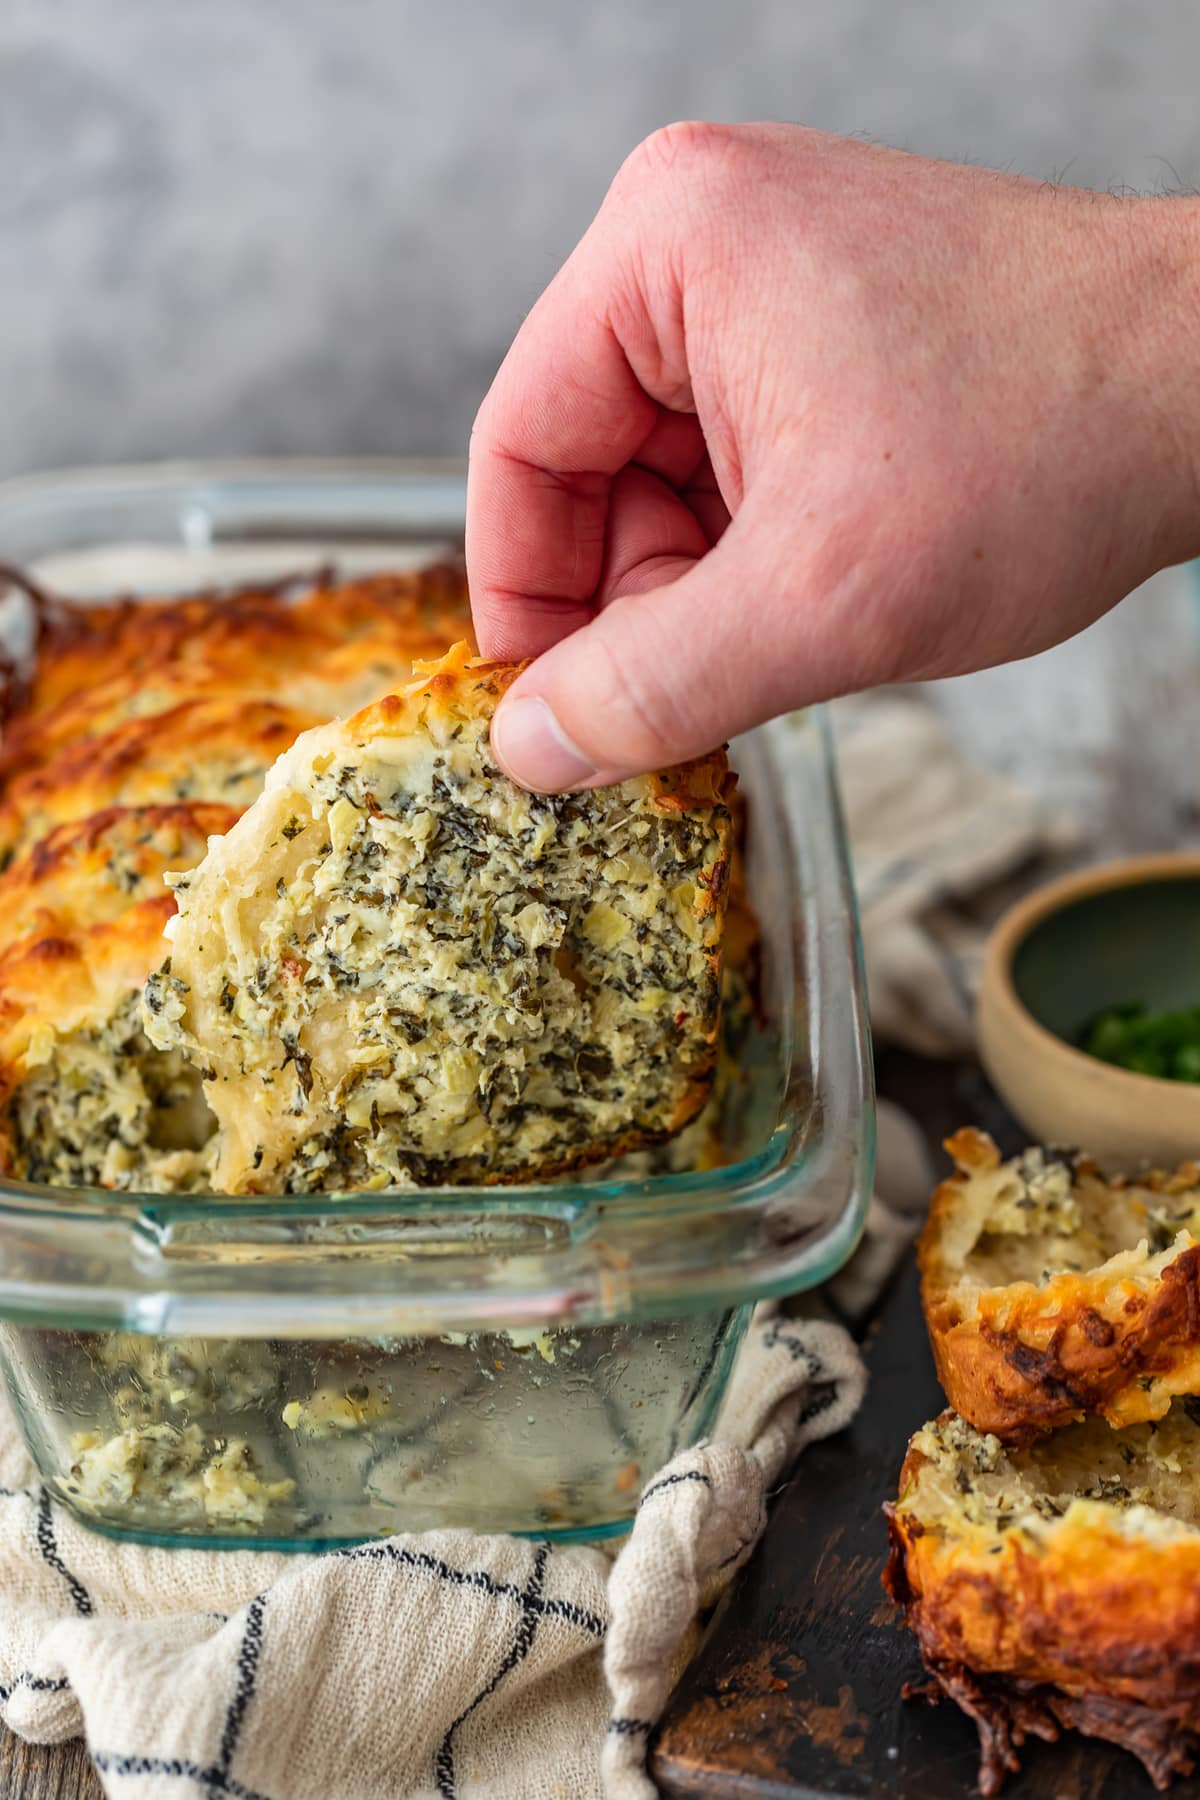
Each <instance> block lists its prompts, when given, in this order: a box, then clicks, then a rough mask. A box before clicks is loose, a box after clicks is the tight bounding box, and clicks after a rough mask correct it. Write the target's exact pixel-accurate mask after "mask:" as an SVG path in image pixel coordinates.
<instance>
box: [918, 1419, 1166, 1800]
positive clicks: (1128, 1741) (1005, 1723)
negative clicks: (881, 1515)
mask: <svg viewBox="0 0 1200 1800" xmlns="http://www.w3.org/2000/svg"><path fill="white" fill-rule="evenodd" d="M886 1511H887V1514H888V1522H889V1532H890V1537H891V1558H890V1562H889V1567H888V1572H887V1576H886V1578H885V1585H886V1586H887V1588H888V1590H889V1592H890V1593H891V1595H892V1597H893V1599H894V1600H895V1601H896V1603H897V1604H898V1605H899V1606H900V1607H902V1608H903V1610H904V1616H905V1622H906V1623H907V1625H908V1626H909V1628H910V1629H911V1630H912V1631H913V1632H914V1633H915V1634H916V1637H917V1639H918V1642H919V1644H920V1647H921V1654H922V1657H923V1659H924V1662H925V1665H926V1667H927V1669H928V1670H929V1673H930V1675H931V1677H932V1679H933V1681H934V1683H935V1684H936V1688H937V1689H938V1690H940V1692H941V1693H943V1694H945V1695H947V1696H949V1697H950V1698H952V1699H953V1700H955V1701H956V1702H957V1703H958V1704H959V1705H960V1706H962V1707H963V1709H964V1711H966V1712H967V1713H968V1714H969V1715H970V1716H971V1717H972V1718H973V1719H975V1721H976V1723H977V1725H978V1726H979V1731H980V1742H981V1750H982V1755H983V1761H982V1768H981V1772H980V1785H981V1788H982V1791H983V1792H984V1793H985V1794H994V1793H996V1792H998V1791H999V1787H1000V1785H1001V1783H1002V1781H1003V1777H1004V1775H1005V1773H1006V1772H1011V1771H1013V1770H1015V1769H1016V1767H1017V1766H1018V1758H1017V1749H1018V1747H1019V1746H1020V1744H1021V1743H1022V1742H1023V1741H1024V1739H1025V1737H1027V1736H1031V1735H1036V1736H1040V1737H1054V1736H1057V1734H1058V1731H1059V1729H1060V1728H1061V1727H1071V1728H1073V1729H1077V1730H1080V1731H1083V1732H1085V1733H1088V1734H1090V1735H1093V1736H1100V1737H1104V1738H1108V1739H1110V1740H1111V1741H1112V1742H1114V1743H1118V1744H1121V1745H1123V1746H1124V1747H1125V1748H1127V1749H1129V1750H1131V1751H1132V1752H1133V1753H1134V1754H1135V1755H1138V1756H1140V1757H1141V1759H1142V1760H1143V1762H1144V1763H1145V1765H1146V1767H1147V1769H1148V1771H1149V1772H1150V1774H1151V1776H1152V1778H1153V1779H1154V1780H1155V1781H1156V1782H1158V1783H1159V1785H1163V1784H1165V1782H1166V1781H1167V1779H1168V1778H1169V1777H1170V1776H1171V1775H1172V1774H1175V1773H1183V1772H1186V1771H1187V1770H1188V1769H1189V1768H1190V1767H1191V1763H1192V1759H1193V1755H1194V1751H1195V1748H1196V1743H1197V1733H1198V1732H1200V1528H1198V1526H1200V1428H1198V1427H1197V1426H1196V1425H1195V1424H1193V1423H1192V1420H1191V1418H1190V1417H1189V1416H1188V1415H1187V1413H1186V1412H1185V1411H1184V1410H1183V1403H1182V1402H1181V1403H1179V1404H1178V1405H1177V1406H1176V1407H1175V1408H1173V1409H1172V1412H1171V1413H1170V1414H1169V1415H1168V1417H1167V1419H1166V1420H1164V1421H1163V1422H1162V1423H1160V1424H1158V1425H1139V1426H1133V1427H1131V1428H1130V1429H1129V1430H1128V1431H1125V1432H1121V1433H1114V1432H1112V1431H1110V1429H1109V1428H1108V1427H1107V1426H1106V1425H1104V1424H1103V1422H1102V1421H1099V1420H1089V1421H1087V1422H1086V1423H1085V1424H1083V1425H1076V1426H1069V1427H1067V1428H1065V1429H1064V1430H1063V1431H1061V1432H1058V1433H1056V1434H1055V1435H1054V1436H1053V1437H1052V1438H1050V1439H1048V1440H1046V1441H1045V1442H1044V1443H1041V1444H1035V1445H1032V1446H1029V1447H1027V1448H1026V1449H1025V1450H1011V1451H1006V1450H1005V1449H1004V1447H1003V1446H1002V1445H1000V1444H999V1442H998V1441H997V1440H996V1439H995V1438H993V1437H988V1436H985V1435H983V1434H980V1433H976V1432H974V1431H972V1429H971V1428H970V1427H969V1426H968V1425H966V1424H965V1422H964V1421H962V1420H961V1419H958V1418H957V1417H956V1416H955V1415H954V1414H952V1413H949V1412H947V1413H944V1414H942V1415H941V1416H940V1418H938V1419H936V1420H934V1421H932V1423H931V1424H929V1425H927V1426H925V1427H923V1428H922V1430H921V1431H920V1432H918V1433H917V1434H916V1436H915V1437H914V1439H913V1441H912V1444H911V1445H910V1447H909V1452H908V1456H907V1458H906V1460H905V1463H904V1468H903V1471H902V1473H901V1477H900V1492H899V1498H898V1499H897V1501H896V1503H895V1505H894V1506H892V1507H888V1508H887V1509H886Z"/></svg>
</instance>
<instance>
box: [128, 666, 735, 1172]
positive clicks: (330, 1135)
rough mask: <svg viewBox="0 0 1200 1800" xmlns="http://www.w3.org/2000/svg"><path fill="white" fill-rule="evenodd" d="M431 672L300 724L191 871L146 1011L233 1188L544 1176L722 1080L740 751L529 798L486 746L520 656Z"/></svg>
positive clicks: (657, 1119) (656, 1130)
mask: <svg viewBox="0 0 1200 1800" xmlns="http://www.w3.org/2000/svg"><path fill="white" fill-rule="evenodd" d="M417 668H418V670H419V672H420V673H419V679H417V680H416V681H414V682H413V683H412V684H411V686H409V687H407V688H406V689H404V690H403V691H402V692H400V693H397V694H394V695H392V696H389V697H388V698H387V699H385V700H383V701H380V702H379V703H377V704H375V705H373V706H370V707H368V708H366V709H365V710H364V711H362V712H360V713H358V714H357V715H356V716H355V717H353V718H351V719H349V720H348V721H345V722H340V721H335V722H334V723H333V724H331V725H328V726H324V727H321V728H319V729H317V730H315V731H310V732H308V733H306V734H305V735H304V736H303V737H302V738H300V739H299V740H298V742H297V743H296V744H295V745H294V746H293V748H292V749H291V750H290V751H289V752H287V754H286V755H285V756H284V757H282V758H281V760H280V761H279V762H278V763H277V764H276V765H275V767H274V768H273V769H272V770H271V772H270V774H269V775H268V777H267V783H266V789H265V791H264V793H263V795H262V797H261V798H260V799H259V800H258V801H257V802H256V803H255V805H254V806H252V807H251V808H250V810H249V811H248V812H247V813H246V814H245V815H244V816H243V818H242V819H241V820H240V821H239V823H238V824H237V825H236V826H235V827H234V828H233V830H232V831H230V832H229V834H228V835H227V836H226V837H225V838H223V839H221V840H220V841H218V842H216V843H214V844H213V845H212V846H211V847H210V850H209V853H208V855H207V857H206V858H205V860H204V862H203V863H202V864H201V865H200V867H199V868H198V869H197V870H195V871H194V872H193V873H192V874H191V875H190V876H188V877H187V878H186V879H185V880H184V881H181V882H180V883H179V884H178V898H179V906H180V911H179V917H178V920H177V921H176V923H175V925H174V927H173V933H172V935H173V942H172V949H171V955H170V960H169V963H168V964H167V966H166V967H165V968H164V970H163V971H162V973H161V974H160V975H159V976H158V977H157V978H156V979H155V980H154V981H152V982H151V983H150V984H149V986H148V988H147V994H146V1012H145V1019H146V1029H147V1032H148V1034H149V1036H150V1037H151V1039H152V1040H153V1041H154V1042H155V1043H156V1044H158V1045H160V1046H162V1047H163V1048H166V1049H175V1050H178V1051H182V1052H183V1053H184V1054H186V1055H188V1056H191V1057H193V1058H194V1059H195V1060H196V1061H197V1062H198V1063H199V1065H200V1066H202V1067H203V1068H204V1069H205V1070H206V1072H207V1079H206V1084H205V1085H206V1094H207V1098H208V1102H209V1105H210V1106H211V1107H212V1110H213V1112H214V1113H215V1114H216V1116H217V1119H218V1120H219V1122H220V1152H219V1161H218V1165H217V1181H218V1185H219V1186H220V1187H221V1188H223V1189H224V1190H226V1191H229V1192H245V1191H252V1192H273V1191H289V1192H307V1191H315V1190H328V1189H339V1188H345V1189H361V1188H373V1187H383V1186H388V1185H393V1184H397V1183H404V1182H408V1181H416V1182H420V1183H433V1182H455V1181H459V1182H465V1181H471V1182H475V1181H483V1182H493V1181H503V1180H518V1179H522V1178H531V1179H535V1178H544V1177H548V1176H551V1175H553V1174H556V1173H560V1172H562V1171H564V1170H566V1169H569V1168H572V1167H575V1166H577V1165H579V1164H582V1163H586V1162H589V1161H593V1160H598V1159H600V1158H603V1157H606V1156H609V1155H612V1154H614V1153H615V1152H617V1151H619V1150H622V1149H626V1148H635V1147H637V1146H639V1145H641V1144H645V1143H648V1142H652V1141H654V1140H656V1139H661V1138H663V1137H666V1136H668V1135H669V1134H671V1133H672V1132H675V1131H677V1130H679V1129H680V1128H681V1127H682V1126H683V1125H686V1124H687V1122H688V1120H689V1119H691V1118H693V1117H694V1116H695V1114H696V1113H697V1112H699V1110H700V1109H701V1108H702V1106H703V1105H704V1102H705V1099H706V1097H707V1095H708V1091H709V1087H710V1084H711V1079H712V1071H713V1065H714V1059H715V1054H716V1043H717V1034H718V1023H719V982H720V960H721V957H720V952H721V932H722V922H723V918H724V913H725V888H726V883H727V878H728V870H729V856H730V836H731V826H730V813H729V807H728V804H727V790H728V788H729V785H730V783H731V781H732V779H733V778H732V776H731V775H730V773H729V770H728V766H727V763H726V759H725V756H724V753H723V752H720V753H716V754H714V755H712V756H709V757H706V758H703V759H701V760H699V761H697V762H694V763H690V764H687V765H685V766H683V767H680V768H677V769H671V770H668V771H666V772H665V773H662V774H656V775H648V776H644V777H639V778H637V779H636V780H630V781H625V782H622V783H620V784H619V785H618V786H614V787H609V788H604V789H601V790H599V791H596V792H589V793H582V794H566V795H559V796H555V797H551V798H547V797H544V796H539V795H534V794H528V793H526V792H524V791H523V790H522V789H520V788H518V787H516V786H514V785H513V783H512V782H510V781H509V780H508V779H507V777H506V776H504V775H503V774H502V773H501V772H500V770H499V769H498V768H497V766H496V764H495V763H494V762H493V760H492V758H491V755H490V752H489V748H488V727H489V724H490V720H491V717H492V713H493V712H494V710H495V707H496V704H497V702H498V701H499V699H500V697H501V695H502V694H503V692H504V691H505V689H506V688H507V687H508V686H509V684H510V683H511V682H512V681H513V680H514V679H515V677H516V675H517V674H518V673H519V672H520V666H519V665H513V664H500V663H487V662H479V661H472V660H471V658H470V656H469V652H468V649H467V646H466V645H465V644H460V645H457V646H456V647H455V649H453V650H452V651H451V652H450V653H449V654H448V655H447V656H445V657H444V658H443V659H442V660H441V661H439V662H436V663H431V664H420V663H419V664H417Z"/></svg>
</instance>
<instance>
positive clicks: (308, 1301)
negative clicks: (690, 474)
mask: <svg viewBox="0 0 1200 1800" xmlns="http://www.w3.org/2000/svg"><path fill="white" fill-rule="evenodd" d="M462 516H463V480H462V474H461V471H460V470H458V469H453V468H446V467H440V466H436V465H429V464H412V463H397V462H382V463H381V462H367V463H360V462H354V463H331V464H326V463H321V464H312V463H299V464H297V463H270V464H268V463H237V464H229V465H224V464H220V465H208V464H205V465H189V466H157V467H150V468H141V469H114V470H107V471H86V472H65V473H62V474H57V475H50V476H44V477H31V478H28V479H23V480H17V481H10V482H8V483H4V484H0V558H3V559H4V560H6V561H8V562H12V563H19V564H23V565H25V566H27V567H30V566H32V567H34V568H35V569H37V570H39V571H40V572H41V573H42V576H43V578H44V579H45V580H46V581H47V582H49V583H50V584H51V585H55V586H57V587H59V588H60V589H61V590H62V591H64V592H68V593H87V592H91V593H111V592H113V591H115V590H121V591H130V590H132V591H137V590H139V589H140V590H142V591H158V592H163V591H171V590H174V589H186V588H188V587H197V586H201V585H204V584H205V583H208V582H211V581H212V580H213V579H214V578H216V579H219V580H238V579H241V578H242V577H243V576H246V575H264V574H268V573H271V574H279V573H283V572H286V571H288V570H292V569H296V568H303V567H305V566H307V565H308V564H309V563H311V564H314V565H315V564H316V563H317V562H319V561H321V560H322V559H328V558H329V557H330V556H332V557H334V558H336V559H338V560H339V561H340V562H341V563H342V564H343V565H344V566H347V567H348V568H351V569H361V568H367V567H383V566H389V565H390V566H395V565H396V564H397V563H398V562H401V561H404V560H413V559H424V558H427V557H429V556H430V555H433V554H436V553H437V552H438V550H439V549H443V548H444V547H445V546H446V544H447V542H452V541H454V539H455V538H456V537H458V535H459V534H460V533H461V527H462ZM752 652H753V644H752V641H751V642H750V643H748V653H752ZM733 758H734V761H735V763H736V766H737V768H738V770H739V774H740V778H741V784H742V788H743V791H744V792H745V793H746V795H747V798H748V804H749V819H750V829H749V844H748V875H749V887H750V893H751V897H752V900H753V902H754V905H755V907H756V910H757V913H758V917H759V921H760V925H761V929H762V933H763V946H762V954H763V987H764V1001H765V1009H766V1014H767V1024H766V1026H765V1028H764V1029H763V1030H762V1031H761V1032H760V1033H759V1034H758V1035H757V1037H756V1038H755V1040H754V1042H753V1044H752V1045H751V1047H750V1049H749V1051H748V1052H747V1057H746V1063H747V1067H746V1074H747V1078H748V1079H747V1082H746V1087H745V1096H744V1100H743V1102H742V1104H741V1105H740V1107H739V1108H738V1110H737V1117H736V1118H731V1119H730V1121H729V1123H728V1134H729V1135H728V1155H729V1156H730V1158H731V1160H730V1161H729V1163H728V1166H725V1167H721V1168H718V1169H715V1170H710V1171H709V1172H707V1173H703V1174H671V1175H660V1176H655V1177H653V1178H650V1179H642V1178H634V1179H625V1180H612V1179H591V1180H588V1179H581V1180H579V1181H575V1182H572V1183H569V1184H557V1185H552V1186H551V1185H546V1186H528V1187H512V1188H503V1189H498V1188H494V1187H493V1188H486V1189H461V1188H460V1189H436V1190H429V1189H426V1190H422V1191H420V1192H418V1193H393V1194H382V1195H379V1194H373V1195H370V1196H361V1195H353V1194H351V1195H347V1196H344V1197H339V1196H330V1195H321V1196H319V1197H316V1198H299V1199H298V1198H295V1197H291V1198H280V1199H271V1198H261V1197H256V1198H253V1199H225V1198H212V1199H200V1200H197V1199H195V1198H190V1199H188V1198H181V1199H178V1200H176V1199H174V1198H167V1199H164V1198H163V1197H162V1196H161V1195H154V1196H144V1197H138V1196H131V1195H127V1194H122V1195H119V1196H115V1195H113V1194H110V1193H96V1192H65V1191H59V1190H54V1189H49V1188H38V1187H33V1186H29V1185H27V1184H22V1183H19V1182H12V1181H10V1182H6V1183H5V1182H0V1361H2V1363H3V1369H4V1374H5V1377H6V1380H7V1384H8V1389H9V1393H10V1395H11V1398H12V1401H13V1404H14V1406H15V1409H16V1413H17V1417H18V1419H19V1421H20V1424H21V1428H22V1430H23V1431H24V1434H25V1437H26V1439H27V1441H28V1444H29V1448H30V1451H31V1453H32V1455H33V1458H34V1460H35V1462H36V1464H37V1466H38V1469H39V1471H40V1473H41V1475H42V1477H43V1479H44V1480H45V1482H46V1483H47V1485H48V1486H49V1488H50V1490H51V1492H52V1493H54V1494H55V1495H56V1496H57V1497H58V1498H60V1499H61V1500H63V1501H65V1502H66V1503H67V1504H68V1505H70V1506H72V1507H73V1508H74V1509H75V1510H76V1511H77V1512H78V1514H79V1516H80V1517H81V1518H83V1519H85V1520H87V1521H88V1522H89V1523H91V1524H93V1525H95V1526H97V1527H98V1528H100V1529H103V1530H109V1531H115V1532H119V1533H122V1534H124V1535H132V1536H135V1537H140V1538H143V1539H146V1540H151V1541H155V1542H159V1543H163V1542H166V1543H179V1544H184V1543H191V1544H196V1543H204V1544H207V1545H214V1544H221V1545H229V1546H231V1547H240V1548H245V1547H246V1546H247V1545H249V1544H259V1545H271V1546H273V1547H276V1548H279V1547H284V1548H293V1549H298V1550H303V1549H315V1548H318V1547H322V1546H327V1545H331V1544H341V1543H347V1542H353V1541H357V1540H361V1539H363V1538H367V1537H371V1536H375V1535H378V1534H385V1533H391V1532H396V1531H412V1530H421V1529H425V1528H427V1527H432V1526H445V1525H458V1526H467V1527H471V1528H473V1529H476V1530H495V1531H519V1532H529V1533H537V1534H539V1535H557V1536H571V1535H601V1534H603V1533H606V1532H610V1531H617V1530H621V1529H622V1528H624V1526H625V1525H627V1523H628V1521H629V1518H630V1515H631V1514H632V1512H633V1510H634V1507H635V1505H636V1501H637V1496H638V1492H639V1489H640V1487H641V1485H642V1483H643V1482H644V1481H645V1480H646V1479H648V1477H649V1476H650V1475H651V1474H652V1473H653V1472H654V1470H655V1469H656V1468H657V1467H658V1466H660V1465H661V1464H662V1463H663V1462H665V1461H666V1460H667V1458H668V1457H670V1456H671V1455H672V1454H673V1453H674V1452H675V1451H676V1450H678V1449H680V1448H681V1447H683V1446H685V1445H686V1444H688V1443H691V1442H694V1441H695V1440H696V1439H697V1438H698V1437H700V1436H702V1435H704V1434H705V1433H706V1432H707V1431H709V1430H710V1429H711V1427H712V1424H713V1421H714V1419H715V1418H716V1415H717V1413H718V1410H719V1408H720V1404H721V1401H722V1398H723V1395H724V1394H725V1391H726V1388H727V1386H728V1382H729V1378H730V1374H731V1371H732V1368H733V1366H734V1361H735V1358H736V1355H737V1351H738V1347H739V1344H740V1342H741V1339H742V1337H743V1334H744V1332H745V1328H746V1323H747V1320H748V1318H749V1313H750V1309H751V1307H752V1305H753V1303H754V1302H755V1301H756V1300H759V1299H761V1298H763V1297H765V1296H770V1295H780V1294H787V1293H794V1292H797V1291H799V1290H801V1289H804V1288H808V1287H812V1286H814V1285H815V1284H816V1283H818V1282H821V1281H823V1280H825V1279H826V1278H827V1277H828V1276H829V1275H831V1274H832V1273H833V1272H834V1271H835V1270H836V1269H838V1268H839V1267H840V1266H841V1264H842V1263H844V1262H845V1260H846V1258H847V1257H848V1256H849V1255H850V1253H851V1251H852V1250H853V1248H854V1246H855V1244H856V1242H857V1240H858V1236H859V1233H860V1230H861V1227H862V1221H863V1216H864V1212H865V1208H866V1200H867V1195H868V1192H869V1187H870V1179H871V1164H872V1155H873V1100H872V1091H871V1073H870V1056H869V1044H868V1036H867V1027H866V1019H865V999H864V990H863V978H862V967H861V958H860V951H859V943H858V928H857V918H856V911H855V901H854V892H853V885H852V881H851V876H850V869H849V864H848V859H847V852H846V844H845V839H844V835H843V829H842V821H841V816H840V811H839V805H838V797H837V790H836V782H835V778H834V771H833V764H832V757H831V750H830V742H829V736H828V732H827V729H826V725H825V722H824V720H823V718H822V717H821V716H820V714H819V713H810V714H807V715H804V716H802V717H798V718H795V719H791V720H787V721H781V722H779V723H777V724H776V725H774V726H772V727H770V728H768V729H766V730H763V731H760V732H756V733H754V734H752V735H751V736H750V737H748V738H747V739H745V740H742V741H740V742H739V743H738V744H736V745H735V746H734V747H733Z"/></svg>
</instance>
